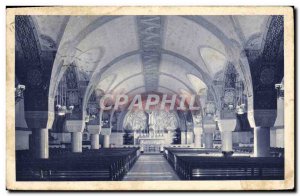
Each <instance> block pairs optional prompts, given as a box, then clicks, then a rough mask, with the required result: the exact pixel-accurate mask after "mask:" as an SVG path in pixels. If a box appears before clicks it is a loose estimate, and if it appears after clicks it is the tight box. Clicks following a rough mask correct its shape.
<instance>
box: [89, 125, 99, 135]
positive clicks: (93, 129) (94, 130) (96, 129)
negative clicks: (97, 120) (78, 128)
mask: <svg viewBox="0 0 300 196" xmlns="http://www.w3.org/2000/svg"><path fill="white" fill-rule="evenodd" d="M87 130H88V132H89V133H90V134H100V132H101V125H87Z"/></svg>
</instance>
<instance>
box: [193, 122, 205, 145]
mask: <svg viewBox="0 0 300 196" xmlns="http://www.w3.org/2000/svg"><path fill="white" fill-rule="evenodd" d="M202 133H203V128H202V126H195V127H194V147H195V148H200V147H201V146H202V142H201V135H202Z"/></svg>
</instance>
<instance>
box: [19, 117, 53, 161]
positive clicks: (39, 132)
mask: <svg viewBox="0 0 300 196" xmlns="http://www.w3.org/2000/svg"><path fill="white" fill-rule="evenodd" d="M25 120H26V123H27V126H28V128H30V129H31V130H32V134H31V136H30V139H29V140H30V141H29V149H30V151H31V152H32V153H33V155H34V157H36V158H39V159H48V158H49V129H50V128H51V127H52V124H53V121H54V113H53V112H48V111H25Z"/></svg>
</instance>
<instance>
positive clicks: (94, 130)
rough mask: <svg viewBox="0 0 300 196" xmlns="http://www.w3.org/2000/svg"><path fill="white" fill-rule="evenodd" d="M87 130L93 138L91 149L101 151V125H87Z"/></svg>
mask: <svg viewBox="0 0 300 196" xmlns="http://www.w3.org/2000/svg"><path fill="white" fill-rule="evenodd" d="M87 129H88V132H89V134H90V136H91V149H99V148H100V145H99V140H100V139H99V137H100V132H101V125H87Z"/></svg>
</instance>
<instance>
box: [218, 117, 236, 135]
mask: <svg viewBox="0 0 300 196" xmlns="http://www.w3.org/2000/svg"><path fill="white" fill-rule="evenodd" d="M218 126H219V129H220V131H221V132H224V131H234V129H235V127H236V118H230V119H219V120H218Z"/></svg>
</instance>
